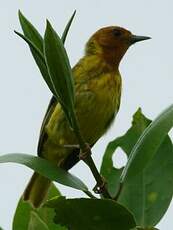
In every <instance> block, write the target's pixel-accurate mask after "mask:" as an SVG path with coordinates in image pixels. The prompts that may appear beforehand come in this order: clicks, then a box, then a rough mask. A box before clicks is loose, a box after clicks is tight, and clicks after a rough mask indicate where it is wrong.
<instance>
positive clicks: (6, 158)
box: [0, 153, 87, 190]
mask: <svg viewBox="0 0 173 230" xmlns="http://www.w3.org/2000/svg"><path fill="white" fill-rule="evenodd" d="M8 162H12V163H18V164H23V165H25V166H27V167H29V168H31V169H33V170H34V171H36V172H38V173H39V174H41V175H43V176H45V177H47V178H49V179H50V180H52V181H56V182H58V183H60V184H63V185H66V186H69V187H72V188H75V189H78V190H87V187H86V185H85V184H84V183H83V182H82V181H81V180H80V179H78V178H77V177H75V176H73V175H72V174H70V173H69V172H66V171H65V170H63V169H61V168H59V167H57V166H55V165H54V164H52V163H51V162H49V161H47V160H45V159H43V158H41V157H35V156H31V155H28V154H17V153H16V154H15V153H13V154H6V155H3V156H0V163H8Z"/></svg>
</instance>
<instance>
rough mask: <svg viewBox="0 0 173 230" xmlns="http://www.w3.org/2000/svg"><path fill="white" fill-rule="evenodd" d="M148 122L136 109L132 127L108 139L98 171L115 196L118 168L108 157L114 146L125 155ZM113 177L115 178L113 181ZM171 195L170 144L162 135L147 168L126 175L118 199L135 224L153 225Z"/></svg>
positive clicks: (172, 163)
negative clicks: (127, 176) (116, 136)
mask: <svg viewBox="0 0 173 230" xmlns="http://www.w3.org/2000/svg"><path fill="white" fill-rule="evenodd" d="M149 123H151V121H150V120H149V119H147V118H146V117H145V116H144V115H143V114H142V113H141V110H138V111H137V112H136V113H135V115H134V118H133V124H132V127H131V128H130V129H129V130H128V131H127V133H126V134H125V135H124V136H122V137H119V138H117V139H115V140H114V141H112V142H111V143H110V144H109V145H108V147H107V149H106V152H105V155H104V158H103V163H102V167H101V174H102V175H103V176H104V177H105V178H106V180H107V182H108V189H109V191H111V192H112V195H113V196H115V194H116V193H117V189H118V182H119V181H118V180H119V176H120V174H121V172H122V169H116V168H114V167H113V161H112V156H113V154H116V152H115V151H116V149H117V147H121V148H122V150H123V151H124V152H125V153H126V154H127V155H128V156H129V154H130V152H131V150H132V148H133V146H134V145H135V143H136V142H137V140H138V139H139V137H140V135H141V133H143V131H144V130H145V128H146V127H147V126H148V125H149ZM114 178H116V180H114ZM172 194H173V146H172V143H171V140H170V139H169V138H168V136H166V138H165V140H164V142H163V143H162V144H161V146H160V147H159V149H158V150H157V153H156V154H155V156H154V157H153V159H152V160H151V161H150V163H149V164H148V165H147V167H146V168H145V169H144V170H143V171H141V172H139V173H137V175H135V176H134V177H133V178H127V180H126V181H125V183H124V185H123V189H122V193H121V195H120V197H119V200H118V202H120V203H122V204H123V205H125V206H126V207H128V208H129V209H130V210H131V211H132V212H133V213H134V215H135V218H136V221H137V224H138V225H140V226H142V227H145V226H155V225H156V224H157V223H158V222H159V221H160V219H161V218H162V216H163V215H164V213H165V212H166V210H167V209H168V206H169V204H170V202H171V199H172Z"/></svg>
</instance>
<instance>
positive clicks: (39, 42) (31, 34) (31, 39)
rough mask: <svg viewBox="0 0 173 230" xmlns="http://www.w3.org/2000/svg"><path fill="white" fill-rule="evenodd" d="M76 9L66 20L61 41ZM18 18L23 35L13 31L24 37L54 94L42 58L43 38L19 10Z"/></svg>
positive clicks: (64, 37) (65, 35) (64, 38)
mask: <svg viewBox="0 0 173 230" xmlns="http://www.w3.org/2000/svg"><path fill="white" fill-rule="evenodd" d="M75 13H76V11H75V12H74V13H73V15H72V16H71V18H70V20H69V21H68V23H67V25H66V27H65V29H64V32H63V35H62V38H61V39H62V41H63V43H64V42H65V40H66V37H67V34H68V31H69V29H70V26H71V23H72V21H73V19H74V16H75ZM19 20H20V24H21V27H22V30H23V32H24V35H22V34H20V33H19V32H16V31H15V33H16V34H17V35H19V36H20V37H21V38H22V39H24V40H25V41H26V42H27V43H28V45H29V47H30V49H31V53H32V55H33V57H34V59H35V61H36V63H37V65H38V68H39V69H40V72H41V74H42V76H43V78H44V80H45V82H46V83H47V85H48V87H49V89H50V90H51V92H52V93H53V95H55V91H54V87H53V85H52V81H51V79H50V76H49V73H48V70H47V66H46V63H45V60H44V55H43V38H42V36H41V35H40V33H39V32H38V31H37V29H36V28H35V27H34V26H33V25H32V24H31V22H30V21H29V20H28V19H27V18H26V17H25V16H24V15H23V14H22V13H21V11H19ZM40 54H41V55H40Z"/></svg>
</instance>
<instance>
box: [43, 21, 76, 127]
mask: <svg viewBox="0 0 173 230" xmlns="http://www.w3.org/2000/svg"><path fill="white" fill-rule="evenodd" d="M44 55H45V59H46V64H47V68H48V72H49V75H50V77H51V80H52V84H53V86H54V91H55V94H56V97H57V98H58V100H59V102H60V103H61V105H62V107H63V109H64V112H65V114H66V116H67V118H68V120H69V122H70V123H71V115H70V114H72V111H73V110H74V82H73V76H72V70H71V67H70V63H69V59H68V56H67V53H66V50H65V48H64V46H63V43H62V41H61V39H60V37H59V36H58V34H57V33H56V32H55V30H54V29H53V28H52V26H51V24H50V23H49V22H48V21H47V26H46V32H45V37H44Z"/></svg>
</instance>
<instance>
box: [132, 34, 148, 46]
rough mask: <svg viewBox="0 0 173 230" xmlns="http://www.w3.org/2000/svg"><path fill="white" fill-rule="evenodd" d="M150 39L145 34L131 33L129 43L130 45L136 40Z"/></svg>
mask: <svg viewBox="0 0 173 230" xmlns="http://www.w3.org/2000/svg"><path fill="white" fill-rule="evenodd" d="M148 39H151V38H150V37H146V36H138V35H134V34H132V35H131V37H130V43H131V45H132V44H134V43H136V42H140V41H144V40H148Z"/></svg>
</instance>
